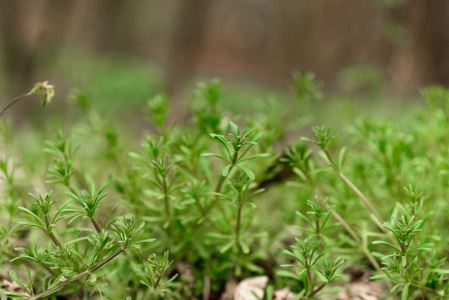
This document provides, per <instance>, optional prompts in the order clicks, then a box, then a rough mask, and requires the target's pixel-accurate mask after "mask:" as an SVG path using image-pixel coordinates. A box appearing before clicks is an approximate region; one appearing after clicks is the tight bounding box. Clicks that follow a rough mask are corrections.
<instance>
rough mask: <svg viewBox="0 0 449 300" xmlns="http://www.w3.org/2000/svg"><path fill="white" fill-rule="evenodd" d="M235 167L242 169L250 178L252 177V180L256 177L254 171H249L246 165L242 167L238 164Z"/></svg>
mask: <svg viewBox="0 0 449 300" xmlns="http://www.w3.org/2000/svg"><path fill="white" fill-rule="evenodd" d="M237 167H239V168H240V169H242V170H243V171H244V172H245V173H246V175H247V176H248V177H249V178H250V179H253V180H254V178H256V176H254V173H253V172H251V170H250V169H248V168H246V167H243V166H240V165H237Z"/></svg>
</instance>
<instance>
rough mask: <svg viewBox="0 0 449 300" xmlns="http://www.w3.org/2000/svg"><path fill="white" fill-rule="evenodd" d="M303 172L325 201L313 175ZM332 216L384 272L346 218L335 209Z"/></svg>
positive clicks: (369, 258) (377, 269) (389, 284)
mask: <svg viewBox="0 0 449 300" xmlns="http://www.w3.org/2000/svg"><path fill="white" fill-rule="evenodd" d="M303 173H304V174H305V175H306V178H307V181H308V182H309V184H310V186H311V187H312V189H314V190H315V193H316V195H317V196H318V198H320V200H321V201H324V197H323V195H322V194H321V192H320V191H319V190H318V189H317V188H316V186H315V184H314V182H313V180H312V177H310V174H309V173H308V172H306V171H305V170H303ZM326 208H330V205H329V204H327V203H326ZM331 213H332V216H333V217H334V218H335V219H336V220H337V221H338V222H339V223H340V224H341V226H342V227H343V228H344V229H345V230H346V231H347V232H348V233H349V235H350V236H351V237H352V239H353V240H354V241H355V242H356V243H357V244H358V245H359V246H360V247H361V248H362V251H363V253H364V254H365V256H366V257H367V258H368V260H369V261H370V263H371V265H372V266H373V267H374V269H376V271H377V272H379V273H381V274H384V271H383V270H382V269H381V267H380V265H379V263H378V262H377V260H376V259H375V258H374V256H373V255H372V254H371V252H370V251H369V250H368V248H366V247H365V245H363V243H362V240H361V239H360V238H359V236H358V234H357V233H356V232H355V231H354V230H353V229H352V227H351V226H350V225H349V224H348V223H347V222H346V221H345V219H344V218H343V217H342V216H341V215H340V214H339V213H337V212H336V211H335V210H332V212H331ZM383 279H384V281H385V283H386V285H387V286H388V287H389V288H391V283H390V281H389V280H388V279H387V278H385V277H384V278H383Z"/></svg>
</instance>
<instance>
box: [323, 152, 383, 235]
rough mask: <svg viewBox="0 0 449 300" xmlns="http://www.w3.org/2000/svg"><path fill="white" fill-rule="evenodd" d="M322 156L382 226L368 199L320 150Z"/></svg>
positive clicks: (329, 157)
mask: <svg viewBox="0 0 449 300" xmlns="http://www.w3.org/2000/svg"><path fill="white" fill-rule="evenodd" d="M322 150H323V152H324V154H325V155H326V157H327V159H329V162H330V163H331V164H332V166H333V167H334V168H335V170H336V171H337V174H338V177H340V179H341V180H343V182H344V183H346V185H347V186H348V187H349V188H350V189H351V190H352V191H353V192H354V193H356V194H357V196H359V198H360V199H362V201H363V203H365V205H366V206H367V207H368V209H369V210H370V211H371V213H372V214H373V215H374V216H375V217H376V219H377V220H378V221H379V223H380V224H383V223H384V221H383V220H382V218H381V216H380V214H379V213H378V212H377V210H376V208H375V207H374V206H373V204H372V203H371V201H369V200H368V198H367V197H366V196H365V195H364V194H363V193H362V192H361V191H360V190H359V189H358V188H357V187H356V186H355V184H353V183H352V181H351V180H349V179H348V178H347V177H346V176H345V174H343V172H342V171H341V170H340V169H339V168H338V165H337V164H336V163H335V162H334V161H333V159H332V157H331V155H330V154H329V152H328V151H327V150H326V149H322ZM381 229H382V231H384V232H385V229H384V228H381Z"/></svg>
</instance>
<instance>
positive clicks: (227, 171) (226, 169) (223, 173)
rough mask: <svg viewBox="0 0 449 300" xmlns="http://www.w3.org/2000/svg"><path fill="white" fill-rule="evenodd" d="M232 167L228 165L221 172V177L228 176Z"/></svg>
mask: <svg viewBox="0 0 449 300" xmlns="http://www.w3.org/2000/svg"><path fill="white" fill-rule="evenodd" d="M231 167H232V165H227V166H226V167H224V169H223V171H222V172H221V175H223V176H228V174H229V170H231Z"/></svg>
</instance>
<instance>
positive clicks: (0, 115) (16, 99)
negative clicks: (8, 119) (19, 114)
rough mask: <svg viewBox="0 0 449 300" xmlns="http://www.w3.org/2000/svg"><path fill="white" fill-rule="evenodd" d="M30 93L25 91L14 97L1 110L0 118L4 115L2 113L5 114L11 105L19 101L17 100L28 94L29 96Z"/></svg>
mask: <svg viewBox="0 0 449 300" xmlns="http://www.w3.org/2000/svg"><path fill="white" fill-rule="evenodd" d="M29 95H30V93H25V94H22V95H20V96H17V97H16V98H14V99H13V100H12V101H11V102H9V103H8V104H7V105H6V106H5V107H4V108H3V109H2V110H1V111H0V118H1V117H2V115H3V113H4V112H5V111H7V110H8V108H10V107H11V106H13V105H14V104H15V103H17V102H19V101H20V100H21V99H23V98H24V97H27V96H29Z"/></svg>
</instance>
